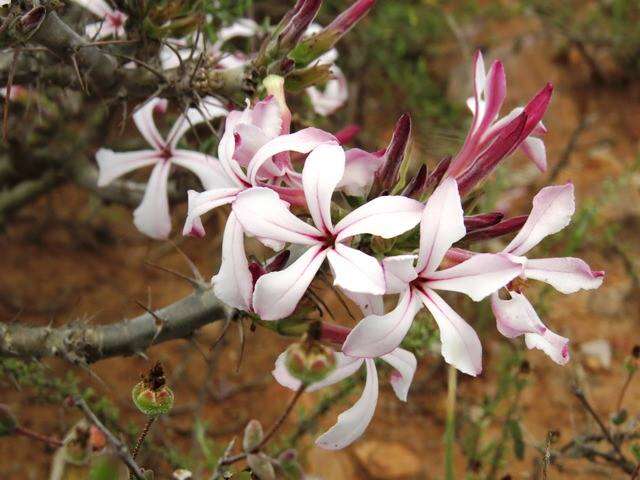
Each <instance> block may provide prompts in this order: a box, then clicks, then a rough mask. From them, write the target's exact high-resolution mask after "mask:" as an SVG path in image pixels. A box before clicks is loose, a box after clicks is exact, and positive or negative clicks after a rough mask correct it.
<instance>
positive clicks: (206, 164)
mask: <svg viewBox="0 0 640 480" xmlns="http://www.w3.org/2000/svg"><path fill="white" fill-rule="evenodd" d="M171 161H172V162H173V163H175V164H176V165H180V166H181V167H184V168H186V169H188V170H191V171H192V172H193V173H195V174H196V175H197V176H198V178H199V179H200V182H202V186H203V187H204V188H205V190H211V189H213V188H228V187H235V186H236V184H235V182H233V181H232V180H231V179H229V177H228V176H227V174H226V172H225V171H224V169H223V168H222V165H220V162H219V161H218V159H217V158H214V157H212V156H210V155H207V154H205V153H202V152H193V151H190V150H176V151H175V152H174V153H173V156H172V157H171Z"/></svg>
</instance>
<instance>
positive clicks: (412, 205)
mask: <svg viewBox="0 0 640 480" xmlns="http://www.w3.org/2000/svg"><path fill="white" fill-rule="evenodd" d="M422 210H423V205H422V203H420V202H418V201H417V200H413V199H412V198H407V197H402V196H399V195H392V196H385V197H378V198H374V199H373V200H371V201H370V202H367V203H365V204H364V205H362V206H360V207H358V208H356V209H355V210H354V211H353V212H351V213H349V214H348V215H347V216H346V217H344V218H343V219H342V220H340V221H339V222H338V224H337V225H336V228H335V231H336V233H337V241H341V240H344V239H345V238H348V237H353V236H355V235H360V234H362V233H370V234H371V235H376V236H378V237H382V238H393V237H397V236H398V235H400V234H402V233H404V232H406V231H408V230H411V229H412V228H413V227H415V226H416V225H417V224H418V223H419V222H420V216H421V214H422Z"/></svg>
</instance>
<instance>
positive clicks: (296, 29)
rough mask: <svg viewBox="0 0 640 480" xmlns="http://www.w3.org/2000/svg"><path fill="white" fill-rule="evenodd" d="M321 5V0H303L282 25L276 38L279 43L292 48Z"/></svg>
mask: <svg viewBox="0 0 640 480" xmlns="http://www.w3.org/2000/svg"><path fill="white" fill-rule="evenodd" d="M321 5H322V0H304V2H303V3H302V4H301V5H299V6H298V4H296V7H294V8H298V10H297V11H296V12H295V14H294V15H293V16H292V17H291V20H290V21H289V23H288V24H287V25H285V26H284V28H283V29H282V32H281V33H280V36H279V38H278V42H279V44H280V45H281V46H282V47H283V48H286V49H292V48H293V47H295V46H296V44H297V43H298V41H299V40H300V38H302V35H303V34H304V32H306V30H307V28H308V27H309V25H310V24H311V22H313V19H314V18H316V15H317V13H318V10H320V6H321Z"/></svg>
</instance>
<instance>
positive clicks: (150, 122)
mask: <svg viewBox="0 0 640 480" xmlns="http://www.w3.org/2000/svg"><path fill="white" fill-rule="evenodd" d="M168 103H169V102H168V101H167V100H166V99H164V98H157V97H155V98H152V99H150V100H148V101H147V102H145V103H144V104H143V105H142V106H140V107H139V108H138V109H137V110H136V111H135V112H134V113H133V122H134V123H135V124H136V127H138V130H139V131H140V134H141V135H142V136H143V137H144V139H145V140H146V141H147V142H148V143H149V145H151V146H152V147H153V148H156V149H158V150H162V149H163V148H164V147H165V145H166V142H165V140H164V138H162V135H160V132H159V131H158V127H156V122H155V121H154V119H153V114H154V113H155V112H165V111H166V109H167V105H168Z"/></svg>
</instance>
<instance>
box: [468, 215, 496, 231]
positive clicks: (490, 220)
mask: <svg viewBox="0 0 640 480" xmlns="http://www.w3.org/2000/svg"><path fill="white" fill-rule="evenodd" d="M503 218H504V214H503V213H500V212H491V213H481V214H479V215H471V216H469V217H464V226H465V228H466V229H467V234H469V233H471V232H473V231H474V230H478V229H480V228H485V227H490V226H491V225H495V224H496V223H498V222H500V221H501V220H502V219H503Z"/></svg>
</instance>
